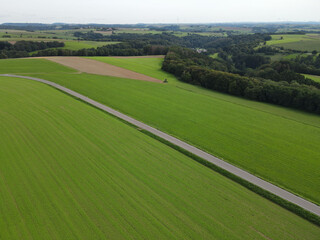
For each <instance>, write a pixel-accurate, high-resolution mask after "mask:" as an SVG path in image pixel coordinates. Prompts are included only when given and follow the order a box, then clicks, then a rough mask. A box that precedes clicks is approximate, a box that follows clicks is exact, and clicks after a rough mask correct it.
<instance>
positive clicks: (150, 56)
mask: <svg viewBox="0 0 320 240" xmlns="http://www.w3.org/2000/svg"><path fill="white" fill-rule="evenodd" d="M113 58H164V55H148V56H127V57H125V56H118V57H113Z"/></svg>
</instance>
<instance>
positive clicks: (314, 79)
mask: <svg viewBox="0 0 320 240" xmlns="http://www.w3.org/2000/svg"><path fill="white" fill-rule="evenodd" d="M303 75H304V76H305V77H307V78H310V79H312V80H313V81H316V82H320V76H316V75H309V74H303Z"/></svg>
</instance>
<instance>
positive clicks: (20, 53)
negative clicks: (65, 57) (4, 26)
mask: <svg viewBox="0 0 320 240" xmlns="http://www.w3.org/2000/svg"><path fill="white" fill-rule="evenodd" d="M58 47H64V43H63V42H57V41H53V42H33V41H18V42H16V43H15V44H11V43H9V42H3V41H2V42H1V41H0V58H19V57H29V56H30V53H31V52H34V51H40V50H44V49H48V48H58Z"/></svg>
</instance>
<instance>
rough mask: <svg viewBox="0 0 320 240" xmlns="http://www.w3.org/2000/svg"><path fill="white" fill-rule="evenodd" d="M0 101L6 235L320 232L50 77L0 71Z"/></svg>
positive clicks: (310, 235) (301, 235)
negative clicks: (46, 80) (43, 80)
mask: <svg viewBox="0 0 320 240" xmlns="http://www.w3.org/2000/svg"><path fill="white" fill-rule="evenodd" d="M0 109H1V111H0V119H1V121H0V146H1V149H2V151H0V159H1V164H0V200H1V204H0V213H1V218H0V239H6V240H7V239H8V240H10V239H129V238H130V239H200V238H201V239H267V238H268V239H281V240H284V239H299V240H301V239H308V240H310V239H317V238H318V236H319V234H320V228H319V227H316V226H315V225H312V224H311V223H309V222H307V221H305V220H303V219H301V218H299V217H297V216H295V215H294V214H292V213H290V212H288V211H286V210H284V209H282V208H280V207H279V206H277V205H275V204H273V203H271V202H269V201H267V200H265V199H264V198H262V197H260V196H258V195H256V194H254V193H252V192H250V191H249V190H247V189H245V188H243V187H241V186H239V185H237V184H236V183H234V182H232V181H230V180H228V179H227V178H224V177H222V176H221V175H219V174H217V173H215V172H213V171H211V170H209V169H208V168H206V167H204V166H202V165H200V164H198V163H197V162H195V161H193V160H191V159H189V158H187V157H186V156H184V155H182V154H180V153H179V152H177V151H175V150H173V149H171V148H169V147H167V146H166V145H163V144H161V143H159V142H157V141H156V140H154V139H152V138H150V137H148V136H146V135H144V134H142V133H140V132H139V131H138V130H136V129H134V128H132V127H130V126H128V125H126V124H124V123H122V122H120V121H118V120H117V119H115V118H113V117H111V116H109V115H107V114H105V113H103V112H101V111H99V110H97V109H95V108H92V107H90V106H89V105H86V104H84V103H82V102H80V101H77V100H75V99H73V98H71V97H69V96H67V95H65V94H63V93H61V92H59V91H57V90H55V89H53V88H51V87H48V86H46V85H43V84H40V83H36V82H32V81H28V80H25V79H14V78H5V77H0ZM17 116H19V117H17Z"/></svg>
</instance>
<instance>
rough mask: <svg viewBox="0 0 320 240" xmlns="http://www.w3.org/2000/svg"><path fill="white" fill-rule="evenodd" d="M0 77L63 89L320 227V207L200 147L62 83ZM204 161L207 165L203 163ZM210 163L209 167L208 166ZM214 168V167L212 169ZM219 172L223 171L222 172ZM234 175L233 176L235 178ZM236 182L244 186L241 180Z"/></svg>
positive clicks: (7, 75)
mask: <svg viewBox="0 0 320 240" xmlns="http://www.w3.org/2000/svg"><path fill="white" fill-rule="evenodd" d="M0 76H3V77H14V78H23V79H29V80H33V81H37V82H41V83H45V84H47V85H49V86H52V87H54V88H56V89H59V90H61V91H62V92H64V93H67V94H69V95H71V96H73V97H75V98H77V99H80V100H82V101H84V102H86V103H88V104H90V105H92V106H94V107H96V108H98V109H100V110H103V111H105V112H107V113H109V114H111V115H113V116H115V117H117V118H119V119H121V120H124V121H125V122H128V123H129V124H131V125H134V126H135V127H137V128H139V129H142V131H143V132H145V133H147V134H149V135H151V136H154V137H155V138H157V139H158V140H160V141H162V142H164V143H167V144H168V145H170V146H172V147H173V148H175V149H177V150H179V151H180V150H181V151H182V152H184V153H185V154H186V155H189V157H191V158H193V159H195V160H197V161H198V162H200V163H202V164H203V165H206V166H208V167H210V168H212V169H214V170H218V172H220V173H222V172H221V171H223V172H224V173H222V174H223V175H225V176H229V177H230V178H231V179H233V178H234V177H236V178H239V179H241V180H242V181H244V183H243V184H242V185H244V186H246V183H247V184H250V185H253V186H255V187H257V188H258V190H254V189H253V188H252V186H251V187H249V186H246V187H247V188H249V189H251V190H253V191H254V192H256V193H258V194H259V195H262V196H264V197H267V198H268V199H269V200H272V201H273V202H276V203H278V204H279V205H281V206H282V207H285V208H287V209H288V210H291V211H292V212H295V213H296V214H298V215H300V216H302V217H304V218H306V219H307V220H309V221H311V222H313V223H315V224H317V225H320V206H318V205H316V204H314V203H312V202H310V201H308V200H306V199H303V198H302V197H299V196H297V195H294V194H293V193H290V192H289V191H287V190H284V189H282V188H280V187H278V186H276V185H274V184H272V183H269V182H267V181H265V180H263V179H261V178H258V177H256V176H254V175H253V174H251V173H249V172H246V171H245V170H242V169H240V168H238V167H236V166H234V165H232V164H230V163H227V162H225V161H223V160H221V159H219V158H217V157H215V156H213V155H211V154H209V153H207V152H205V151H203V150H200V149H199V148H196V147H194V146H192V145H190V144H188V143H186V142H184V141H181V140H179V139H177V138H175V137H173V136H170V135H169V134H166V133H164V132H162V131H160V130H158V129H156V128H153V127H151V126H149V125H147V124H145V123H143V122H140V121H138V120H136V119H134V118H132V117H129V116H127V115H125V114H123V113H121V112H119V111H116V110H114V109H112V108H110V107H108V106H106V105H103V104H101V103H99V102H97V101H94V100H92V99H90V98H88V97H86V96H84V95H82V94H79V93H77V92H75V91H73V90H71V89H69V88H66V87H63V86H61V85H59V84H56V83H54V82H51V81H48V80H44V79H40V78H34V77H27V76H20V75H13V74H0ZM203 161H205V162H203ZM207 163H209V165H208V164H207ZM212 165H213V166H212ZM219 169H220V170H219ZM232 176H233V177H232ZM239 179H238V180H237V179H233V180H235V181H237V182H238V183H240V184H241V180H239ZM259 189H260V190H263V191H266V192H267V193H269V194H271V195H273V196H276V197H277V198H280V200H284V201H286V202H289V203H290V204H293V205H295V206H296V207H297V209H296V210H295V209H293V206H289V207H288V206H286V204H283V203H281V202H279V199H278V200H277V199H272V197H268V196H266V193H265V192H264V193H263V194H261V193H259V191H260V190H259ZM302 210H306V212H303V213H301V211H302ZM308 214H309V215H308Z"/></svg>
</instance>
